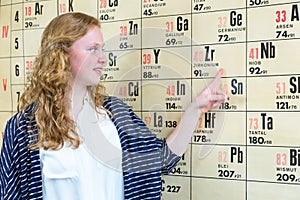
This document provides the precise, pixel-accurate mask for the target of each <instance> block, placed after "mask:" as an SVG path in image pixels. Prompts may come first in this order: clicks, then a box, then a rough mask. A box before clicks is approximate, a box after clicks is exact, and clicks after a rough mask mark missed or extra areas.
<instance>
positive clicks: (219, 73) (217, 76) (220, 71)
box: [209, 68, 224, 88]
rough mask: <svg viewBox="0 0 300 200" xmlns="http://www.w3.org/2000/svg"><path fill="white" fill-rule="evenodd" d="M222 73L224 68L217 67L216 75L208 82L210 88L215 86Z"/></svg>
mask: <svg viewBox="0 0 300 200" xmlns="http://www.w3.org/2000/svg"><path fill="white" fill-rule="evenodd" d="M223 74H224V69H223V68H221V69H219V71H218V73H217V75H216V76H215V78H214V80H213V81H212V82H211V83H210V84H209V87H210V88H215V87H216V86H217V84H218V83H219V81H220V80H221V77H222V75H223Z"/></svg>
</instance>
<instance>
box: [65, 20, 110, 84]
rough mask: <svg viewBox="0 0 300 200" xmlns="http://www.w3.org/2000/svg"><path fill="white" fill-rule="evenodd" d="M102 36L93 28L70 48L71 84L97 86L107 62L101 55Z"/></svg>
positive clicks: (95, 27) (96, 28) (98, 30)
mask: <svg viewBox="0 0 300 200" xmlns="http://www.w3.org/2000/svg"><path fill="white" fill-rule="evenodd" d="M103 46H104V43H103V35H102V32H101V30H100V28H99V27H97V26H94V27H92V28H90V30H89V31H88V32H87V33H86V34H85V35H84V36H83V37H81V38H80V39H78V40H76V41H75V42H74V43H73V44H72V46H71V48H70V57H69V59H70V65H71V73H72V75H73V84H79V85H82V86H91V85H97V84H98V83H99V80H100V76H101V75H102V69H103V68H104V67H105V66H106V63H107V60H106V58H105V56H104V54H103Z"/></svg>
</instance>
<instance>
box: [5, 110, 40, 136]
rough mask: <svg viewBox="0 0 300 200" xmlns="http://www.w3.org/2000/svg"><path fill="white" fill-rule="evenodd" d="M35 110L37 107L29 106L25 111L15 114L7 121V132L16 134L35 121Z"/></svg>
mask: <svg viewBox="0 0 300 200" xmlns="http://www.w3.org/2000/svg"><path fill="white" fill-rule="evenodd" d="M35 110H36V106H35V105H33V104H32V105H29V106H27V107H26V108H25V109H24V110H22V111H19V112H17V113H15V114H14V115H13V116H12V117H10V118H9V119H8V120H7V123H6V131H7V130H11V131H12V130H14V131H12V132H15V131H16V130H17V129H22V128H24V126H25V125H27V124H28V123H29V121H30V120H32V119H33V117H34V112H35Z"/></svg>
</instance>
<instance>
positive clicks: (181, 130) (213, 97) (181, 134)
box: [166, 69, 226, 155]
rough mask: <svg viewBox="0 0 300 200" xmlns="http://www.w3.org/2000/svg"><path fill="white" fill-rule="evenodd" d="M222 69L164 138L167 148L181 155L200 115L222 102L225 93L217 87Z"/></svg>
mask: <svg viewBox="0 0 300 200" xmlns="http://www.w3.org/2000/svg"><path fill="white" fill-rule="evenodd" d="M223 72H224V70H223V69H220V70H219V72H218V74H217V75H216V77H215V78H214V80H213V81H212V82H211V83H210V85H209V86H208V87H207V88H205V89H204V90H203V91H202V92H201V93H200V94H199V95H198V96H197V97H196V98H195V99H194V101H193V102H192V103H191V104H190V105H189V106H188V108H187V109H186V111H185V112H184V114H183V116H182V118H181V120H180V123H179V124H178V126H177V127H176V129H175V130H174V131H173V132H172V133H171V134H170V135H169V136H168V138H167V139H166V141H167V144H168V146H169V148H170V149H171V150H172V151H173V152H174V153H175V154H177V155H183V153H184V152H185V151H186V149H187V146H188V144H189V142H190V139H191V137H192V135H193V133H194V130H195V128H196V125H197V123H198V119H199V117H200V115H202V114H203V113H205V112H207V111H208V110H210V109H212V108H216V107H218V106H219V105H220V103H222V102H224V101H225V99H226V95H225V93H224V92H223V91H221V90H220V89H219V84H220V80H221V77H222V75H223Z"/></svg>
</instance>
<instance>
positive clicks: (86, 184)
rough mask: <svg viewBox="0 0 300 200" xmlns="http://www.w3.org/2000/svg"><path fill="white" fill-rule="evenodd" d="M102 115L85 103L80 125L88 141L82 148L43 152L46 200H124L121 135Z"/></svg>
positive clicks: (85, 139) (85, 141)
mask: <svg viewBox="0 0 300 200" xmlns="http://www.w3.org/2000/svg"><path fill="white" fill-rule="evenodd" d="M100 112H101V113H100V114H99V113H97V112H96V111H95V110H94V108H93V106H92V105H91V104H90V103H89V102H88V99H86V100H85V102H84V105H83V108H82V110H81V111H80V113H79V115H78V118H77V121H76V123H77V127H78V129H77V130H78V132H79V134H80V135H81V137H82V138H83V141H84V142H83V144H81V145H80V146H79V148H77V149H73V148H70V147H69V146H68V145H67V144H65V145H64V147H63V148H62V149H60V150H57V151H53V150H47V151H45V150H44V149H40V158H41V166H42V177H43V199H44V200H53V199H56V200H77V199H78V200H107V199H109V200H122V199H124V189H123V187H124V186H123V185H124V184H123V174H122V167H121V162H122V151H121V144H120V140H119V137H118V132H117V130H116V128H115V126H114V124H113V123H112V121H111V119H110V118H109V116H108V115H107V114H106V112H104V111H103V110H100Z"/></svg>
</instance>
